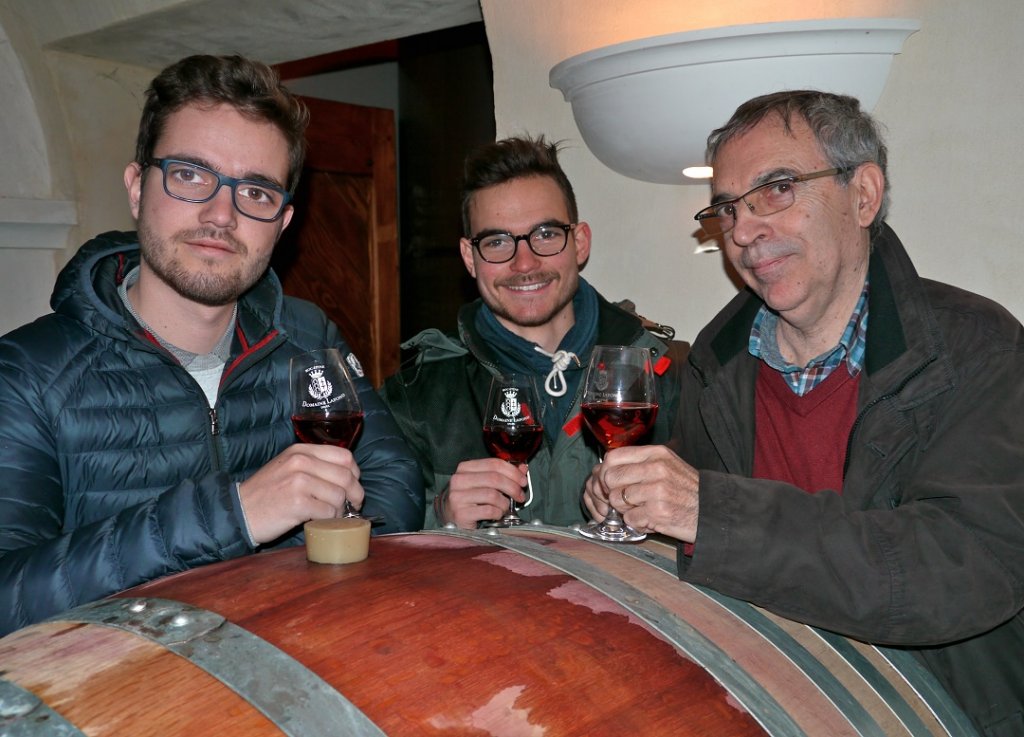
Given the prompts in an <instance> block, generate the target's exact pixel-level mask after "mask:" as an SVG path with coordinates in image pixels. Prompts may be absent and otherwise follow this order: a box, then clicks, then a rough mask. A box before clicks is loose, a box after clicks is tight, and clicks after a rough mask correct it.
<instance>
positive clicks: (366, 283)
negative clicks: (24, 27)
mask: <svg viewBox="0 0 1024 737" xmlns="http://www.w3.org/2000/svg"><path fill="white" fill-rule="evenodd" d="M303 99H304V101H305V102H306V104H307V105H308V107H309V111H310V125H309V131H308V133H307V140H308V142H309V151H308V153H307V156H306V167H305V169H304V170H303V175H302V182H301V183H300V184H299V189H298V192H297V193H296V197H295V217H294V219H293V220H292V224H291V225H290V226H289V228H288V229H287V230H285V233H284V236H283V237H282V238H281V242H280V243H279V244H278V246H277V248H276V249H275V253H274V258H273V261H272V265H273V267H274V270H275V271H276V272H277V274H278V276H279V277H280V278H281V282H282V284H283V286H284V291H285V293H286V294H290V295H293V296H296V297H301V298H303V299H308V300H310V301H311V302H314V303H316V304H317V305H319V306H320V308H321V309H323V311H324V312H326V313H327V316H328V317H329V318H331V319H332V320H333V321H334V322H335V323H336V324H337V325H338V327H339V328H341V332H342V334H343V335H344V336H345V338H346V339H347V340H348V341H349V344H350V345H351V346H352V348H353V350H354V351H355V353H356V355H357V356H358V357H359V360H360V362H361V363H362V364H363V370H364V371H365V372H366V375H367V377H368V378H369V379H370V381H371V382H373V384H374V386H379V385H380V383H381V382H382V381H383V380H384V378H386V377H387V376H389V375H390V374H392V373H394V372H395V371H396V370H397V369H398V363H399V347H398V344H399V274H398V225H397V188H396V178H397V177H396V162H395V123H394V112H393V111H391V110H384V109H380V108H369V107H360V106H358V105H349V104H346V103H341V102H331V101H327V100H320V99H316V98H303Z"/></svg>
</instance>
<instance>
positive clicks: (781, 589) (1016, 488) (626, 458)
mask: <svg viewBox="0 0 1024 737" xmlns="http://www.w3.org/2000/svg"><path fill="white" fill-rule="evenodd" d="M708 159H709V162H710V163H711V164H712V165H713V167H714V181H713V185H712V193H713V197H712V204H711V206H710V207H707V208H705V209H704V210H701V211H700V212H699V213H697V215H696V218H697V220H698V221H699V222H700V223H701V225H702V226H703V227H704V229H705V230H706V231H707V232H708V233H709V234H710V235H712V236H716V237H718V238H719V239H720V240H721V242H722V245H723V247H724V249H725V254H726V256H727V258H728V259H729V261H730V263H731V264H732V265H733V266H734V267H735V269H736V271H737V272H738V273H739V274H740V276H741V277H742V278H743V280H744V281H745V282H746V284H747V287H748V289H747V290H745V291H743V292H742V293H740V294H739V295H737V296H736V298H735V299H734V300H733V301H732V302H730V304H729V305H727V306H726V307H725V309H723V310H722V311H721V312H720V313H719V314H718V316H717V317H715V318H714V320H713V321H712V322H711V323H710V324H709V325H708V326H707V327H706V328H705V329H704V330H703V331H702V332H701V334H700V335H699V336H698V338H697V340H696V341H695V342H694V346H693V352H692V354H691V357H690V364H691V365H690V366H689V367H688V373H687V377H686V379H685V380H684V386H683V400H682V401H681V403H680V404H681V406H680V410H679V413H678V422H677V424H676V427H675V429H674V432H673V440H672V443H671V448H672V449H671V450H670V449H669V448H667V447H648V448H624V449H621V450H615V451H611V452H610V453H609V454H608V455H607V456H606V458H605V462H604V464H602V465H601V466H600V467H598V468H597V469H596V470H595V472H594V474H593V476H592V478H591V479H590V480H589V481H588V485H587V495H586V500H587V504H588V505H589V506H590V508H591V509H592V510H593V511H594V512H595V513H597V514H603V513H604V511H605V510H606V509H607V507H608V505H609V504H611V505H612V506H614V507H615V508H617V509H619V510H620V511H622V512H623V516H624V518H625V520H626V522H627V523H628V524H630V525H632V526H633V527H636V528H638V529H640V530H643V531H656V532H660V533H664V534H666V535H669V536H671V537H674V538H676V539H678V540H679V541H680V545H679V552H678V570H679V576H680V578H681V579H683V580H685V581H688V582H691V583H697V584H703V585H706V586H709V587H711V588H714V589H717V590H718V591H721V592H723V593H725V594H729V595H731V596H735V597H737V598H740V599H744V600H747V601H750V602H753V603H755V604H757V605H759V606H762V607H764V608H766V609H769V610H771V611H773V612H776V613H778V614H780V615H782V616H784V617H788V618H790V619H794V620H797V621H801V622H806V623H809V624H812V625H816V626H818V627H821V628H824V629H827V630H832V631H835V632H839V633H840V634H843V635H846V636H849V637H852V638H856V639H861V640H864V641H867V642H871V643H877V644H883V645H891V646H897V647H905V648H907V649H909V650H910V651H911V652H912V653H913V654H914V655H915V656H916V657H917V658H919V659H920V661H921V662H922V663H923V664H924V665H925V666H926V667H927V668H928V669H929V670H930V671H931V672H932V673H933V674H934V675H935V676H936V678H937V679H938V680H939V682H941V683H942V685H943V686H945V687H946V689H947V690H948V691H949V693H950V694H951V695H952V696H953V697H954V698H955V699H956V700H957V701H958V702H959V703H960V704H961V705H962V706H963V707H964V710H965V711H966V713H967V714H968V715H969V716H970V718H971V719H972V720H973V721H974V722H975V724H976V725H977V727H978V729H979V730H980V732H981V733H982V734H985V735H989V736H990V737H997V736H998V737H1009V736H1010V735H1022V734H1024V614H1022V607H1024V554H1022V551H1024V454H1022V452H1021V441H1022V438H1024V381H1022V380H1021V376H1022V375H1024V331H1022V328H1021V325H1020V323H1019V322H1018V321H1017V320H1016V319H1014V317H1013V316H1012V315H1010V314H1009V313H1008V312H1007V311H1006V310H1005V309H1003V308H1002V307H1000V306H999V305H997V304H995V303H993V302H991V301H990V300H988V299H985V298H984V297H980V296H978V295H975V294H970V293H968V292H965V291H963V290H960V289H957V288H955V287H952V286H949V285H946V284H940V283H937V282H934V281H930V280H927V279H922V278H921V277H920V276H918V274H917V272H916V271H915V269H914V266H913V264H912V263H911V261H910V259H909V257H908V256H907V253H906V251H905V250H904V248H903V246H902V244H901V243H900V241H899V239H898V238H897V237H896V234H895V233H894V232H893V231H892V230H891V229H890V228H889V226H888V225H887V224H886V223H885V215H886V212H887V208H888V181H887V179H886V149H885V145H884V144H883V142H882V140H881V138H880V136H879V134H878V131H877V128H876V125H875V123H874V121H873V120H872V119H871V118H870V117H869V116H868V115H867V114H865V113H863V112H862V111H861V110H860V109H859V105H858V103H857V101H856V100H854V99H852V98H849V97H844V96H840V95H832V94H827V93H821V92H801V91H796V92H783V93H777V94H772V95H767V96H765V97H760V98H755V99H753V100H751V101H749V102H747V103H745V104H743V105H741V106H740V107H739V109H738V110H737V111H736V113H735V115H734V116H733V118H732V119H731V120H730V121H729V122H728V123H726V125H725V126H724V127H723V128H720V129H719V130H717V131H715V132H714V133H712V134H711V137H710V139H709V146H708ZM950 204H951V205H952V204H953V203H950ZM673 451H674V452H673Z"/></svg>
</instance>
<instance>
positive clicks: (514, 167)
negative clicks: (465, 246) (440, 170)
mask: <svg viewBox="0 0 1024 737" xmlns="http://www.w3.org/2000/svg"><path fill="white" fill-rule="evenodd" d="M559 146H560V142H555V143H548V142H547V141H546V140H545V139H544V136H539V137H538V138H530V137H529V136H524V137H513V138H506V139H504V140H501V141H496V142H494V143H489V144H487V145H486V146H481V147H480V148H478V149H476V150H475V151H473V152H472V153H470V155H469V156H467V157H466V162H465V167H464V174H463V179H462V230H463V232H464V234H465V236H466V237H467V238H468V237H470V236H471V235H473V234H472V233H470V232H469V203H470V201H471V200H472V199H473V195H474V194H476V193H477V192H478V191H480V190H481V189H486V188H487V187H493V186H495V185H498V184H504V183H505V182H509V181H511V180H513V179H520V178H522V177H551V178H552V179H553V180H555V184H557V185H558V188H559V189H560V190H562V196H563V197H565V207H566V209H567V210H568V211H569V221H570V222H572V223H575V222H576V220H577V217H578V216H579V213H578V211H577V209H576V195H575V194H573V191H572V184H570V183H569V178H568V177H567V176H566V175H565V172H564V171H562V167H561V165H559V163H558V151H559Z"/></svg>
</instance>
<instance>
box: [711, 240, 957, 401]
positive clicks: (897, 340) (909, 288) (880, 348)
mask: <svg viewBox="0 0 1024 737" xmlns="http://www.w3.org/2000/svg"><path fill="white" fill-rule="evenodd" d="M868 272H869V279H870V281H871V289H870V292H869V295H868V305H869V308H868V309H869V317H868V335H867V352H866V354H865V373H866V375H867V376H868V377H869V378H870V379H871V381H872V383H873V384H877V386H878V388H879V389H880V390H882V391H886V392H888V391H895V390H897V389H898V388H899V387H898V386H897V382H905V377H907V376H909V375H916V374H917V373H918V372H919V371H920V370H922V369H923V368H924V367H925V366H926V365H928V364H930V363H932V362H934V361H936V360H939V358H940V356H942V355H944V354H945V350H944V348H943V343H942V338H941V335H940V333H939V329H938V325H937V323H936V320H935V316H934V314H933V313H932V311H931V308H930V306H929V304H928V299H927V296H926V295H925V291H924V285H923V283H922V280H921V278H920V277H919V276H918V274H917V271H916V269H915V268H914V265H913V263H911V261H910V257H909V256H908V255H907V253H906V250H905V249H904V248H903V244H902V243H900V240H899V238H898V237H897V236H896V234H895V233H894V232H893V231H892V229H891V228H890V227H889V226H888V225H886V224H884V223H883V224H882V227H881V230H880V232H879V233H878V235H877V236H875V238H873V240H872V243H871V260H870V262H869V266H868ZM763 304H764V302H763V301H762V300H761V299H760V298H759V297H757V296H756V295H755V294H754V293H753V292H751V291H750V290H749V289H744V290H743V291H742V292H740V293H739V294H738V295H736V297H734V298H733V299H732V300H731V301H730V302H729V304H728V305H726V307H725V308H724V309H723V310H722V311H721V312H719V313H718V315H717V316H716V317H715V318H714V319H713V320H712V321H711V322H710V323H709V324H708V325H707V327H705V328H704V329H703V330H702V331H701V333H700V335H699V336H698V338H697V340H696V341H695V344H694V349H693V352H692V353H691V363H692V364H693V365H694V367H695V368H696V369H697V370H698V371H699V372H700V373H701V374H702V375H703V377H704V382H705V384H708V383H711V381H713V377H714V375H715V374H716V373H717V372H718V371H719V370H721V369H722V368H723V367H724V366H726V365H727V364H728V363H730V362H731V361H733V360H735V359H737V357H743V356H746V355H747V345H748V340H749V337H750V329H751V326H752V325H753V321H754V317H755V315H756V314H757V311H758V310H759V309H760V308H761V306H762V305H763ZM943 383H945V382H943Z"/></svg>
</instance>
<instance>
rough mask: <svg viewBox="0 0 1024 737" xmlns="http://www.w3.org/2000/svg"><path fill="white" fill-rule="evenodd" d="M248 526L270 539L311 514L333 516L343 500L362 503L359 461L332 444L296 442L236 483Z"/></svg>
mask: <svg viewBox="0 0 1024 737" xmlns="http://www.w3.org/2000/svg"><path fill="white" fill-rule="evenodd" d="M238 495H239V497H240V499H241V502H242V509H244V510H245V517H246V520H247V521H248V522H249V531H250V532H251V533H252V536H253V538H254V539H255V540H256V542H257V543H265V542H270V541H271V540H276V539H277V538H278V537H280V536H281V535H283V534H284V533H286V532H288V531H289V530H291V529H293V528H295V527H297V526H299V525H301V524H303V523H304V522H308V521H309V520H311V519H326V518H329V517H337V516H338V515H339V514H341V512H342V511H343V510H344V505H345V500H346V499H347V500H348V501H349V502H350V503H351V504H352V506H353V507H355V508H356V509H359V508H360V507H362V506H363V487H362V486H361V485H360V484H359V466H357V465H356V461H355V458H353V456H352V453H351V452H350V451H348V450H346V449H345V448H339V447H336V446H333V445H313V444H309V443H296V444H295V445H292V446H289V447H288V448H287V449H286V450H285V451H284V452H282V453H281V454H280V455H278V456H277V457H275V458H274V459H272V460H271V461H270V462H269V463H267V465H265V466H264V467H263V468H261V469H260V470H259V471H257V472H256V473H254V474H253V475H252V476H251V477H250V478H249V479H247V480H245V481H243V482H242V483H241V484H239V486H238Z"/></svg>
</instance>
